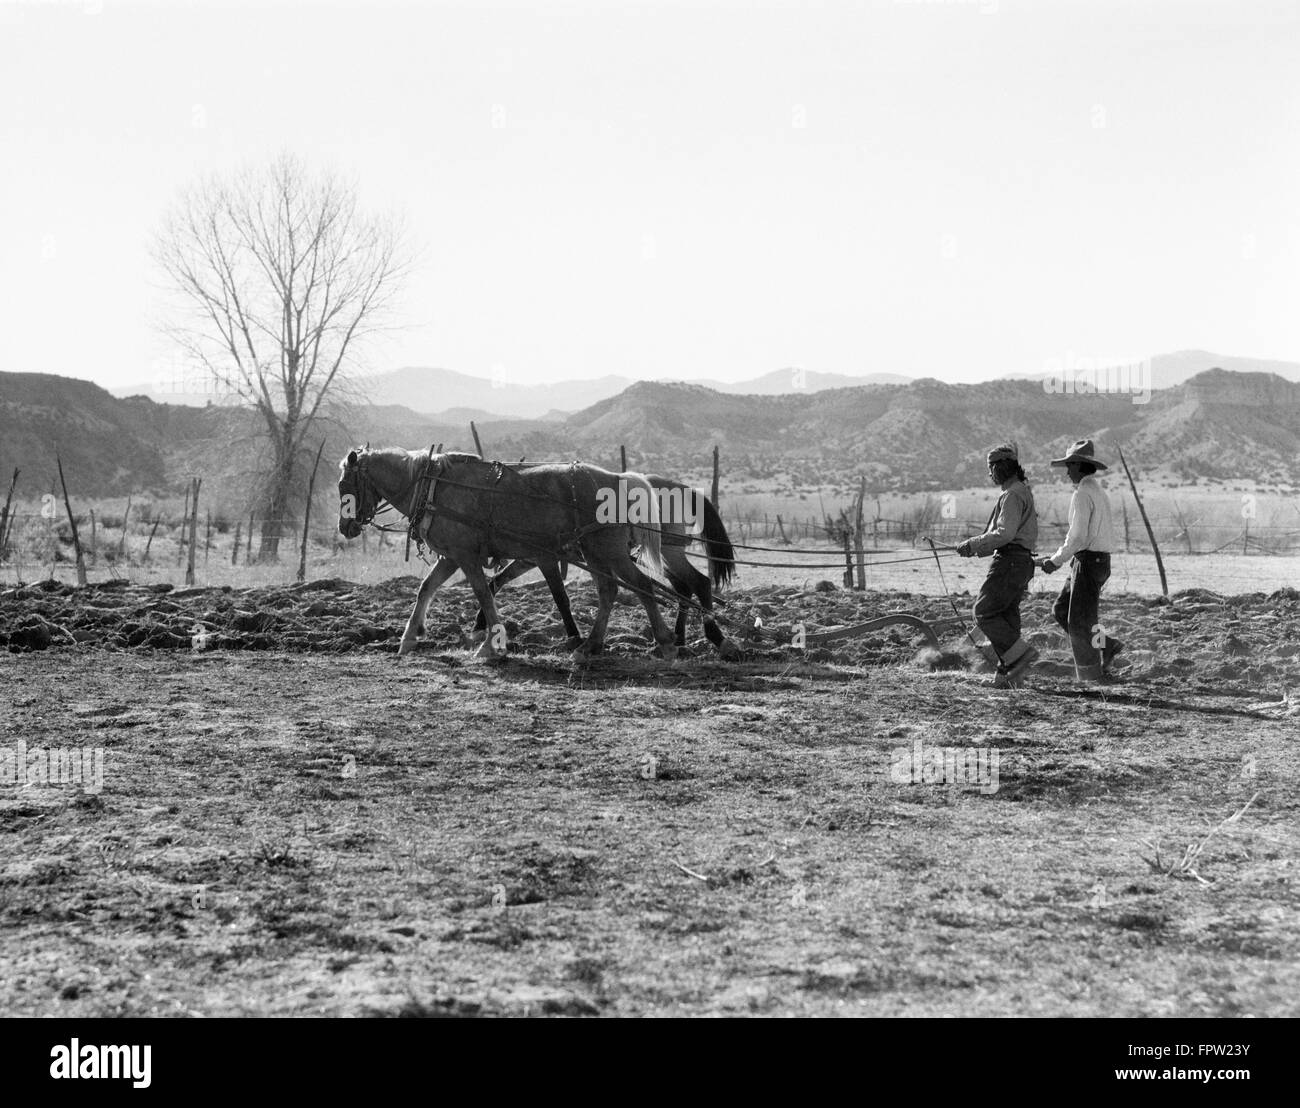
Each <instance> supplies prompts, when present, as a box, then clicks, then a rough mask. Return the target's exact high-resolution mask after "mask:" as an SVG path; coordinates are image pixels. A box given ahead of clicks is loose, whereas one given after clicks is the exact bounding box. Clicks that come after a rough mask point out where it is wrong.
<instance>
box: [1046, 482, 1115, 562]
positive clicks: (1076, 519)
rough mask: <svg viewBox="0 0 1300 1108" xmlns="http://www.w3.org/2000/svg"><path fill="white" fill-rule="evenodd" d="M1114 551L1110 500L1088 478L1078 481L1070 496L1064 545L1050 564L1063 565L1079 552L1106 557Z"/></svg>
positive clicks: (1102, 490)
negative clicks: (1068, 522)
mask: <svg viewBox="0 0 1300 1108" xmlns="http://www.w3.org/2000/svg"><path fill="white" fill-rule="evenodd" d="M1114 549H1115V532H1114V530H1113V529H1112V527H1111V519H1110V500H1109V499H1108V498H1107V496H1106V490H1105V489H1103V488H1102V487H1101V482H1100V481H1098V480H1097V478H1096V477H1093V476H1091V475H1089V476H1087V477H1084V478H1081V479H1080V481H1079V483H1078V484H1077V485H1075V486H1074V495H1073V496H1071V497H1070V529H1069V530H1068V531H1067V532H1066V535H1065V542H1063V543H1061V548H1060V549H1059V550H1058V551H1057V552H1056V553H1055V554H1053V555H1052V558H1051V560H1052V562H1053V563H1054V564H1055V565H1057V566H1063V565H1065V563H1066V562H1068V561H1069V560H1070V559H1071V558H1073V557H1074V556H1075V555H1076V554H1078V553H1079V551H1081V550H1091V551H1093V552H1094V553H1097V554H1110V553H1111V552H1113V551H1114Z"/></svg>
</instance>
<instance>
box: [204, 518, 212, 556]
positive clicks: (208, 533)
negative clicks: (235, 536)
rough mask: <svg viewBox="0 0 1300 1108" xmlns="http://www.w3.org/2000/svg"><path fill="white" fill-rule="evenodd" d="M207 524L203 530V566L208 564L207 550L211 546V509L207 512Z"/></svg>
mask: <svg viewBox="0 0 1300 1108" xmlns="http://www.w3.org/2000/svg"><path fill="white" fill-rule="evenodd" d="M206 520H207V522H206V523H205V525H204V528H203V564H204V565H207V564H208V550H209V548H210V547H211V546H212V509H211V508H209V509H208V510H207V516H206Z"/></svg>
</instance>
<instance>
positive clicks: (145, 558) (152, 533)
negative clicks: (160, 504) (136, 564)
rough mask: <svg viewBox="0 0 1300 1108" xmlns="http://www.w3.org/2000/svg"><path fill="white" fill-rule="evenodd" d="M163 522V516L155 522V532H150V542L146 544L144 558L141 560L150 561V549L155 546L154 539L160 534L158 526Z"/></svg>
mask: <svg viewBox="0 0 1300 1108" xmlns="http://www.w3.org/2000/svg"><path fill="white" fill-rule="evenodd" d="M161 522H162V516H158V517H156V518H155V519H154V521H153V530H152V531H150V532H149V541H148V542H146V543H145V544H144V557H143V558H141V559H140V560H141V561H142V562H147V561H148V560H149V547H151V546H153V537H154V535H156V534H158V524H160V523H161Z"/></svg>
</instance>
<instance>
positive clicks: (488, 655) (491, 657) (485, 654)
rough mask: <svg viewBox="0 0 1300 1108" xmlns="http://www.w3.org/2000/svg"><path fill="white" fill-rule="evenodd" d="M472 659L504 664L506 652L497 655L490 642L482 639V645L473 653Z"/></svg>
mask: <svg viewBox="0 0 1300 1108" xmlns="http://www.w3.org/2000/svg"><path fill="white" fill-rule="evenodd" d="M474 657H476V658H482V659H483V660H484V661H485V662H504V661H505V658H506V652H505V651H504V650H502V651H501V652H500V653H498V652H497V651H496V649H494V647H493V646H492V640H491V639H484V640H483V645H482V646H480V647H479V648H478V649H477V650H476V651H474Z"/></svg>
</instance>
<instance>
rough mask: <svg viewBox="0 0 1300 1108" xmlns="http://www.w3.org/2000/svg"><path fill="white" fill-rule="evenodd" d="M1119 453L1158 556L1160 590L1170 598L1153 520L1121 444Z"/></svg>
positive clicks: (1166, 597) (1120, 461)
mask: <svg viewBox="0 0 1300 1108" xmlns="http://www.w3.org/2000/svg"><path fill="white" fill-rule="evenodd" d="M1115 450H1116V452H1117V453H1118V454H1119V464H1120V465H1122V466H1123V467H1124V475H1125V476H1126V477H1127V478H1128V483H1129V488H1131V489H1132V490H1133V499H1134V500H1136V501H1137V506H1138V511H1139V512H1140V513H1141V515H1142V522H1143V524H1144V525H1145V526H1146V529H1147V538H1149V539H1150V540H1151V550H1152V552H1153V553H1154V554H1155V556H1156V569H1158V570H1159V571H1160V591H1161V592H1162V593H1164V595H1165V599H1166V600H1168V599H1169V582H1168V581H1167V580H1166V579H1165V563H1164V560H1163V559H1162V558H1161V557H1160V546H1159V544H1158V543H1157V542H1156V533H1155V532H1154V531H1153V530H1152V529H1151V521H1150V520H1149V519H1147V510H1146V508H1144V507H1143V506H1142V497H1140V496H1138V487H1137V482H1136V481H1134V480H1133V473H1132V471H1131V470H1130V469H1129V468H1128V462H1126V461H1125V460H1124V451H1122V450H1120V448H1119V446H1118V445H1116V447H1115Z"/></svg>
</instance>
